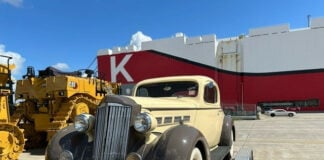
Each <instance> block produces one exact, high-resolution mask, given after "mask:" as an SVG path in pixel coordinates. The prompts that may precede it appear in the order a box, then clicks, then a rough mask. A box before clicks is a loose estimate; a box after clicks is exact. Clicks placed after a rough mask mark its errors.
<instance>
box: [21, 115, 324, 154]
mask: <svg viewBox="0 0 324 160" xmlns="http://www.w3.org/2000/svg"><path fill="white" fill-rule="evenodd" d="M235 125H236V132H237V134H236V142H235V146H234V154H236V153H237V152H238V151H239V150H240V149H242V148H251V149H253V154H254V160H315V159H316V160H324V113H299V114H297V116H295V117H269V116H266V115H261V120H236V121H235ZM44 153H45V151H44V149H36V150H28V151H25V152H24V153H22V154H21V156H20V157H19V160H43V159H44V158H45V157H44Z"/></svg>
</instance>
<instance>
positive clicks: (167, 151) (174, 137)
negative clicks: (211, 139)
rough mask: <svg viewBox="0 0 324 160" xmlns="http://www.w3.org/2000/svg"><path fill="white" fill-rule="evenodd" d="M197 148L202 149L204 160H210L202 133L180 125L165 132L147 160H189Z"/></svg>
mask: <svg viewBox="0 0 324 160" xmlns="http://www.w3.org/2000/svg"><path fill="white" fill-rule="evenodd" d="M195 147H197V148H199V149H200V151H201V153H202V156H203V157H204V158H203V159H206V160H209V159H210V153H209V147H208V144H207V141H206V139H205V138H204V136H203V135H202V134H201V132H200V131H198V130H197V129H196V128H193V127H190V126H188V125H179V126H176V127H173V128H170V129H169V130H167V131H166V132H164V133H163V134H162V135H161V137H160V139H159V140H158V142H157V143H156V144H155V146H154V147H153V148H152V150H151V152H150V153H149V154H148V156H147V157H146V158H145V159H147V160H148V159H155V160H164V159H173V160H184V159H189V158H190V155H191V151H192V149H193V148H195Z"/></svg>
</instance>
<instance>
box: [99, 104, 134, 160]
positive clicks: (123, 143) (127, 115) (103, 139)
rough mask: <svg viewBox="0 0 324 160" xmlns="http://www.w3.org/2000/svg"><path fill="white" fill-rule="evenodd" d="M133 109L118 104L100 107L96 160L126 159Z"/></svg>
mask: <svg viewBox="0 0 324 160" xmlns="http://www.w3.org/2000/svg"><path fill="white" fill-rule="evenodd" d="M131 110H132V109H131V107H130V106H123V105H121V104H117V103H108V106H104V107H98V109H97V113H96V123H95V139H94V157H93V158H94V159H96V160H104V159H107V160H108V159H109V160H120V159H125V157H126V152H127V151H126V150H127V141H128V132H129V127H130V119H131Z"/></svg>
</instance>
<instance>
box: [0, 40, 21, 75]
mask: <svg viewBox="0 0 324 160" xmlns="http://www.w3.org/2000/svg"><path fill="white" fill-rule="evenodd" d="M5 49H6V47H5V45H3V44H0V55H3V56H9V57H12V59H11V60H10V61H9V63H10V64H14V65H15V66H16V67H15V68H14V69H13V70H12V74H13V75H14V76H15V75H16V76H17V75H20V74H21V69H22V67H23V64H24V62H25V58H24V57H22V56H21V55H20V54H19V53H15V52H11V51H6V50H5ZM7 63H8V59H7V58H5V57H0V64H4V65H6V64H7Z"/></svg>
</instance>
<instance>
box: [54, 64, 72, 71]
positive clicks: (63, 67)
mask: <svg viewBox="0 0 324 160" xmlns="http://www.w3.org/2000/svg"><path fill="white" fill-rule="evenodd" d="M52 67H54V68H56V69H58V70H61V71H68V70H69V68H70V67H69V65H67V64H65V63H56V64H54V65H52Z"/></svg>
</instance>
